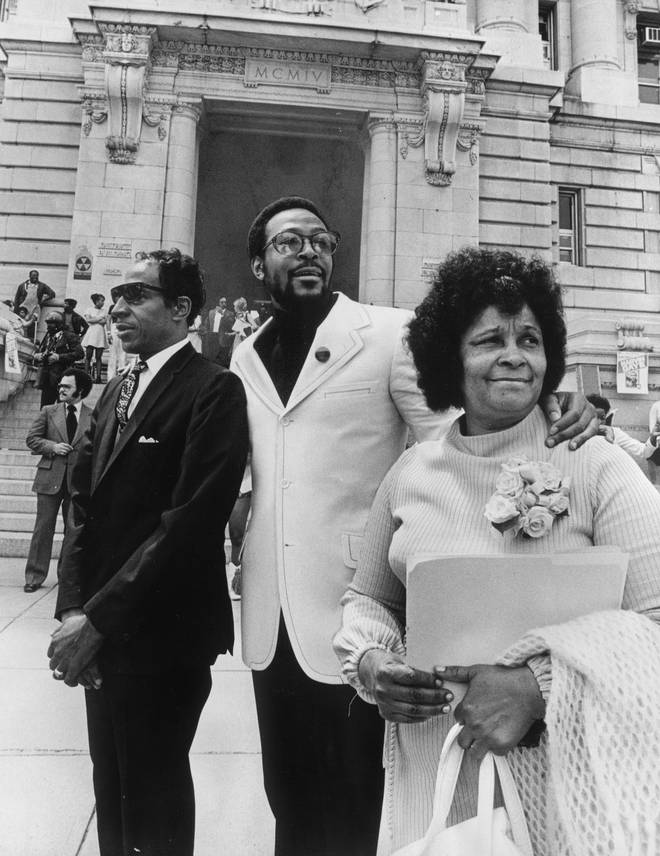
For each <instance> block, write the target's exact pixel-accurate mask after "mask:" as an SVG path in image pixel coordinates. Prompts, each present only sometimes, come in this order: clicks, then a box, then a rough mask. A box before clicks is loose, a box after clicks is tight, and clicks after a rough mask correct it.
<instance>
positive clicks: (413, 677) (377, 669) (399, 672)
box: [358, 648, 454, 722]
mask: <svg viewBox="0 0 660 856" xmlns="http://www.w3.org/2000/svg"><path fill="white" fill-rule="evenodd" d="M358 675H359V677H360V680H361V681H362V683H363V685H364V686H365V687H366V688H367V689H368V690H369V692H371V693H372V694H373V696H374V698H375V699H376V704H377V705H378V710H379V711H380V715H381V716H382V717H383V719H387V720H389V721H390V722H424V720H426V719H430V718H431V717H432V716H440V715H441V714H446V713H449V712H450V710H451V708H450V706H449V704H448V702H450V701H451V700H452V699H453V698H454V694H453V693H452V692H450V691H449V690H446V689H444V688H443V687H442V680H441V679H440V678H438V677H436V676H435V675H433V674H431V673H430V672H422V671H421V670H419V669H413V668H412V667H411V666H407V665H406V664H405V663H404V661H403V660H402V659H401V657H399V656H398V655H397V654H393V653H392V652H391V651H384V650H382V649H380V648H371V649H370V650H369V651H367V652H366V653H365V654H363V655H362V658H361V659H360V664H359V666H358Z"/></svg>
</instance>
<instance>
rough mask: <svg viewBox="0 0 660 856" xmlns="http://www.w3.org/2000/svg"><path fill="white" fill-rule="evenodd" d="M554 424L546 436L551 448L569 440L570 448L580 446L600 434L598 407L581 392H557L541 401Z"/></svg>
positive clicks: (546, 442)
mask: <svg viewBox="0 0 660 856" xmlns="http://www.w3.org/2000/svg"><path fill="white" fill-rule="evenodd" d="M539 403H540V405H541V407H542V408H543V410H544V411H545V415H546V416H547V417H548V419H549V420H550V422H551V423H552V426H551V428H550V434H549V435H548V437H546V440H545V445H546V446H548V447H549V448H552V447H553V446H558V445H559V444H560V443H564V442H565V441H566V440H569V441H570V442H569V444H568V447H569V449H579V448H580V446H581V445H582V444H583V443H585V442H586V441H587V440H589V439H590V438H591V437H595V436H596V435H597V434H598V428H599V421H598V415H597V414H596V408H595V407H594V406H593V404H591V403H590V402H588V401H587V399H586V398H585V397H584V396H583V395H582V394H581V393H579V392H555V393H553V394H552V395H546V396H545V398H543V399H541V401H540V402H539Z"/></svg>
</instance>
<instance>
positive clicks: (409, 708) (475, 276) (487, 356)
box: [334, 249, 660, 856]
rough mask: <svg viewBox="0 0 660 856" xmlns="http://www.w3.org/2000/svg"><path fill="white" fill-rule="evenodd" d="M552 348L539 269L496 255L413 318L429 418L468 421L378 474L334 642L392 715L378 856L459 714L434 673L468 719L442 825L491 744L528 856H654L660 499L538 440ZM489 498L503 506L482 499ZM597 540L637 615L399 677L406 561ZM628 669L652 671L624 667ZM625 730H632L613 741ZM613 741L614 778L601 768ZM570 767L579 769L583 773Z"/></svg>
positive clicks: (560, 356) (396, 843) (428, 787)
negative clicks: (516, 795)
mask: <svg viewBox="0 0 660 856" xmlns="http://www.w3.org/2000/svg"><path fill="white" fill-rule="evenodd" d="M565 343H566V329H565V325H564V320H563V314H562V305H561V296H560V288H559V286H558V285H557V283H556V282H555V281H554V279H553V276H552V273H551V271H550V269H549V268H548V267H547V266H546V265H545V264H544V263H543V262H542V261H540V260H539V259H533V260H525V259H524V258H522V257H521V256H519V255H517V254H515V253H509V252H503V251H489V250H481V249H466V250H463V251H461V252H459V253H456V254H454V255H452V256H450V257H449V258H448V259H447V260H446V261H445V262H444V264H442V265H441V266H440V269H439V273H438V276H437V279H436V281H435V284H434V286H433V288H432V290H431V292H430V294H429V295H428V297H427V298H426V299H425V301H424V302H423V303H422V304H421V306H420V307H419V308H418V310H417V312H416V317H415V319H414V320H413V321H412V322H411V324H410V332H409V345H410V348H411V351H412V354H413V357H414V360H415V364H416V367H417V370H418V376H419V385H420V387H421V389H422V390H423V391H424V394H425V396H426V399H427V403H428V405H429V407H430V408H431V409H433V410H445V409H448V408H449V407H451V406H454V407H462V408H464V415H462V416H460V417H459V418H458V419H457V420H456V421H455V422H454V423H453V426H452V427H451V428H450V430H449V432H448V434H447V436H446V438H445V439H443V440H439V441H434V442H425V443H420V444H417V445H415V446H413V447H412V448H410V449H408V450H407V451H406V452H405V453H404V454H403V455H402V457H401V458H400V459H399V460H398V461H397V463H396V464H395V465H394V466H393V467H392V469H391V470H390V472H389V473H388V475H387V476H386V478H385V480H384V481H383V483H382V485H381V487H380V489H379V491H378V493H377V496H376V499H375V501H374V505H373V507H372V510H371V514H370V519H369V522H368V525H367V529H366V532H365V539H364V543H363V546H362V552H361V556H360V560H359V563H358V568H357V571H356V575H355V578H354V581H353V583H352V585H351V587H350V588H349V590H348V591H347V593H346V595H345V596H344V599H343V607H344V613H343V625H342V628H341V629H340V631H339V632H338V633H337V635H336V637H335V640H334V642H335V649H336V651H337V654H338V656H339V658H340V660H341V662H342V665H343V670H344V675H345V677H346V678H347V680H348V681H349V682H350V683H351V684H352V685H353V686H354V687H355V688H356V689H357V691H358V693H359V694H360V695H361V696H362V697H363V698H364V699H366V700H367V701H370V702H372V703H375V704H377V705H378V707H379V709H380V712H381V715H382V716H383V717H384V718H385V719H386V720H388V732H387V734H386V741H385V762H386V776H387V779H386V789H385V802H384V809H383V822H382V826H381V840H380V844H379V856H381V854H382V855H383V856H384V854H388V853H391V852H393V851H394V850H396V849H397V848H400V847H402V846H404V845H406V844H408V843H409V842H412V841H415V840H417V839H419V838H421V837H422V836H423V834H424V833H425V831H426V828H427V827H428V825H429V822H430V819H431V814H432V802H433V792H434V786H435V776H436V771H437V765H438V760H439V755H440V749H441V747H442V744H443V741H444V738H445V736H446V734H447V732H448V731H449V729H450V727H451V725H452V724H453V719H454V717H452V716H450V715H449V713H450V702H451V701H452V698H453V697H452V694H451V693H450V692H449V691H448V690H447V689H445V688H444V686H443V680H447V679H450V680H452V681H456V680H459V681H461V682H464V683H466V684H467V685H468V686H467V694H466V696H465V698H464V699H463V701H462V702H461V703H460V704H459V705H458V706H457V707H456V710H455V713H454V716H455V718H456V719H457V721H459V722H461V723H463V725H464V728H463V731H462V733H461V736H460V738H459V742H460V744H461V746H463V748H465V749H469V750H470V751H469V752H466V755H465V760H464V766H463V771H462V773H461V777H460V779H459V785H458V788H457V791H456V795H455V800H454V805H453V807H452V814H451V816H450V824H451V823H456V822H458V821H460V820H464V819H466V818H467V817H470V816H472V815H474V814H475V813H476V803H475V794H476V774H477V766H478V764H477V762H478V761H479V760H480V759H481V758H482V757H483V755H484V754H485V752H486V751H487V750H492V751H495V752H496V753H498V754H504V753H508V754H509V760H510V763H511V766H512V769H513V772H514V775H515V777H516V779H517V783H518V786H519V790H520V791H521V797H522V800H523V805H524V808H525V812H526V816H527V820H528V824H529V827H530V834H531V836H532V842H533V845H534V853H535V854H537V856H545V854H547V856H550V854H552V856H556V854H564V853H566V854H568V853H572V854H573V856H577V854H579V856H588V854H591V853H594V854H595V853H605V852H608V853H609V852H611V853H617V854H618V853H621V854H623V853H632V852H637V851H634V847H633V845H632V844H631V843H630V842H631V841H636V842H637V843H638V844H639V842H642V843H644V842H646V844H647V845H648V847H649V849H648V851H646V850H644V851H643V852H649V853H650V852H658V851H657V850H654V849H653V847H655V846H656V842H660V827H658V821H657V817H656V816H657V814H658V812H657V804H658V799H660V774H658V772H657V769H658V768H659V767H660V726H659V725H658V724H657V722H658V716H657V707H658V706H660V690H659V689H658V686H657V685H658V681H657V680H656V679H655V677H657V678H660V671H658V669H660V667H656V665H655V663H656V662H658V663H660V629H659V628H658V627H657V621H658V619H659V618H660V498H659V497H658V494H657V492H656V490H655V489H654V488H653V487H652V486H651V485H650V484H649V483H648V481H647V480H646V479H645V478H644V476H643V475H642V473H641V471H640V470H639V468H638V467H637V466H636V464H635V463H634V462H633V461H631V460H630V458H629V457H628V456H627V455H626V454H625V453H624V452H622V451H621V450H620V449H618V448H616V447H613V446H611V445H610V444H608V443H607V442H606V441H605V440H603V439H602V438H594V439H592V440H590V441H589V442H588V443H586V444H585V445H584V446H583V447H582V448H580V449H579V450H577V451H569V450H568V449H567V448H566V446H565V445H560V446H556V447H554V448H553V449H548V448H547V447H546V446H545V445H544V438H545V436H546V434H547V430H548V423H547V420H546V417H545V416H544V414H543V412H542V410H541V409H540V408H539V407H538V405H537V402H538V400H539V397H540V396H542V395H544V394H545V393H546V392H548V391H550V390H553V389H555V388H556V387H557V386H558V384H559V382H560V381H561V378H562V376H563V373H564V367H565ZM520 458H526V459H527V461H529V462H530V463H529V464H526V465H523V464H521V462H520ZM515 459H518V460H515ZM503 465H504V468H503ZM520 466H526V467H527V470H524V471H523V470H520V471H519V468H520ZM532 471H533V473H535V475H534V476H533V478H534V480H535V481H538V480H539V479H540V478H543V479H546V481H547V484H548V485H549V486H550V487H551V488H552V491H554V493H553V492H552V491H551V497H552V498H551V501H550V502H549V503H546V504H545V505H542V504H541V501H540V500H539V496H538V495H536V494H534V493H533V491H531V492H529V491H526V492H525V493H524V495H523V494H521V477H520V472H522V473H523V476H528V475H529V472H532ZM539 474H540V475H539ZM569 477H570V478H569ZM522 481H523V483H524V482H525V480H524V479H523V480H522ZM569 483H570V489H568V488H567V487H566V486H567V485H568V484H569ZM562 485H563V487H562ZM507 491H508V495H507ZM494 493H498V494H503V496H502V495H500V496H499V497H498V499H497V500H493V499H492V498H493V494H494ZM516 502H517V503H518V506H517V508H518V509H520V508H521V509H522V513H520V514H518V517H517V518H516V521H517V525H515V526H514V527H513V528H512V529H511V530H510V531H508V532H506V533H504V534H500V533H498V532H497V531H496V530H495V529H494V528H493V527H494V525H497V527H498V528H500V529H504V528H506V526H507V525H511V523H512V517H513V512H512V505H511V503H514V505H515V503H516ZM507 503H508V504H507ZM516 513H518V511H516ZM486 515H487V516H486ZM600 544H610V545H617V546H619V547H621V548H622V549H623V550H625V551H626V552H628V553H629V554H630V561H629V566H628V575H627V579H626V585H625V591H624V596H623V609H624V610H630V611H632V612H630V613H623V612H621V613H617V612H610V613H597V614H595V615H594V616H589V617H587V618H586V619H585V620H584V621H583V620H582V619H580V620H578V624H577V625H576V626H577V630H576V629H575V627H574V623H571V624H570V626H569V625H559V626H558V628H551V629H549V630H548V633H547V634H545V635H544V634H542V633H537V634H535V635H534V636H533V637H530V638H529V639H527V638H525V639H523V640H521V642H520V644H519V645H518V646H517V647H516V648H515V650H513V651H512V652H511V653H510V656H509V658H508V659H507V660H505V661H504V662H505V663H506V665H497V666H477V667H472V666H469V664H458V665H457V666H448V667H447V668H446V669H443V670H440V669H437V670H435V671H434V672H432V673H428V672H423V671H420V670H416V669H412V668H410V667H408V666H406V665H405V662H404V655H405V644H404V628H405V580H406V576H405V573H406V559H407V557H408V556H409V555H411V554H413V553H416V554H420V553H422V554H423V553H432V554H461V553H463V554H468V553H469V554H474V553H482V554H497V553H516V554H529V555H534V554H538V553H548V552H555V551H557V552H559V551H561V552H567V551H577V550H581V549H584V548H585V547H588V546H590V545H600ZM633 613H638V615H634V614H633ZM604 615H605V616H607V619H606V620H604V619H603V618H602V616H604ZM631 616H632V617H631ZM466 620H469V617H466ZM580 622H581V623H580ZM626 622H628V623H626ZM631 622H632V623H631ZM603 628H605V629H603ZM631 628H632V629H631ZM553 634H554V635H553ZM568 638H570V644H567V645H562V640H566V639H568ZM564 649H567V650H568V651H569V653H568V654H563V653H562V652H563V651H564ZM579 656H582V661H589V662H591V663H592V666H593V668H590V669H587V670H586V671H587V672H588V675H587V677H586V678H585V677H584V675H583V674H582V673H581V671H580V669H581V668H582V667H581V666H579V665H576V662H573V660H572V658H573V657H575V658H576V660H577V659H578V657H579ZM590 658H591V659H590ZM640 662H643V663H644V664H645V666H644V668H646V664H652V668H653V669H655V670H656V671H658V674H657V675H656V676H655V677H653V678H652V677H649V675H648V672H645V673H644V675H641V674H639V675H637V674H635V669H636V668H637V667H638V664H639V663H640ZM603 664H606V665H607V668H603ZM649 668H651V666H649ZM566 675H569V677H567V678H566V679H564V678H565V676H566ZM598 675H600V676H601V679H600V683H598V680H599V679H598V678H597V676H598ZM569 678H570V680H569ZM571 681H573V683H571ZM590 682H591V683H590ZM635 683H636V684H637V686H635ZM653 683H655V686H652V685H651V684H653ZM631 685H632V687H633V688H632V690H630V689H629V688H630V686H631ZM566 686H571V687H573V686H576V687H579V688H580V689H576V690H574V691H573V690H572V691H571V692H566V691H565V690H562V688H565V687H566ZM622 686H623V687H626V689H625V691H623V692H621V691H620V687H622ZM585 687H586V689H585ZM629 691H630V692H632V693H635V694H634V695H628V692H629ZM553 692H554V695H553ZM585 697H586V701H585ZM633 699H634V701H633ZM589 705H592V706H593V710H592V709H591V708H590V707H589ZM590 710H592V713H591V714H590V716H591V719H589V718H588V717H587V720H586V721H585V716H586V714H585V711H590ZM653 711H655V713H653ZM619 714H620V716H619ZM617 716H619V718H617ZM635 717H638V718H639V722H636V720H635ZM544 720H545V722H544ZM585 722H586V724H585ZM622 722H623V723H625V724H626V727H628V726H629V727H630V728H631V729H632V730H633V732H635V729H637V732H638V733H634V736H633V739H632V740H628V741H627V742H625V741H624V742H623V743H622V742H621V741H622V740H623V735H622V731H623V727H622V725H621V723H622ZM545 723H547V735H543V737H542V738H541V740H540V745H538V744H539V735H540V733H541V732H542V731H543V728H544V725H545ZM566 723H569V724H570V727H567V725H566ZM594 723H596V724H597V727H596V728H594V727H593V726H594ZM588 727H590V728H591V732H592V733H590V735H589V740H586V736H585V731H586V730H587V729H588ZM594 731H595V732H596V733H595V734H594V733H593V732H594ZM606 736H607V738H608V740H609V743H607V744H606V745H601V743H602V741H603V740H605V737H606ZM599 741H601V743H599ZM587 744H588V749H589V752H587V749H586V748H585V746H586V745H587ZM619 744H620V745H622V746H623V748H622V750H621V757H620V758H617V757H616V753H615V760H616V763H615V765H614V774H613V775H612V774H610V775H609V776H608V775H605V776H603V775H601V773H602V769H601V768H602V766H603V765H605V764H606V763H609V761H607V759H608V758H609V757H610V756H611V748H612V745H619ZM566 746H568V747H569V748H568V749H567V750H566ZM520 747H527V748H520ZM534 747H537V748H534ZM564 750H566V751H564ZM553 753H554V754H553ZM589 753H591V754H589ZM548 757H550V758H551V759H553V760H552V772H553V776H552V784H553V787H552V788H551V789H550V793H547V792H546V779H547V777H546V770H547V765H548ZM562 759H563V760H562ZM566 759H573V760H575V759H577V761H578V763H579V766H578V768H577V769H578V771H579V775H578V774H576V772H575V769H573V768H571V767H570V764H569V762H568V761H567V760H566ZM571 763H572V762H571ZM624 770H625V771H628V770H632V771H633V773H632V778H631V780H630V782H628V792H627V793H626V792H622V793H616V794H614V795H613V794H612V793H611V792H603V781H605V782H608V781H609V782H612V785H611V787H612V788H614V783H615V782H618V781H620V780H623V778H625V776H624ZM587 773H588V774H589V776H590V777H591V778H589V779H588V781H586V780H585V781H582V779H581V778H580V777H581V776H586V775H587ZM610 773H611V771H610ZM578 779H580V781H579V782H578ZM585 782H586V783H585ZM640 782H641V784H638V783H640ZM580 788H582V790H579V789H580ZM644 788H645V789H646V790H643V789H644ZM586 792H588V793H589V799H586V798H585V793H586ZM654 805H655V808H654V807H653V806H654ZM650 818H652V820H650ZM649 821H650V822H649ZM626 836H628V837H626ZM636 836H637V837H636ZM613 842H614V849H611V848H612V846H613ZM617 847H619V848H620V849H616V848H617ZM599 848H600V849H599ZM603 848H604V849H603ZM640 852H642V851H640Z"/></svg>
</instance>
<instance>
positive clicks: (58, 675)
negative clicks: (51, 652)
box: [53, 669, 64, 681]
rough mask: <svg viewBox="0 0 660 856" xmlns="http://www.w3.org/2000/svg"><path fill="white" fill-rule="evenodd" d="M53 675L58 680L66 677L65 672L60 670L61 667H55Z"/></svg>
mask: <svg viewBox="0 0 660 856" xmlns="http://www.w3.org/2000/svg"><path fill="white" fill-rule="evenodd" d="M53 677H54V678H55V680H56V681H61V680H62V678H63V677H64V672H60V670H59V669H53Z"/></svg>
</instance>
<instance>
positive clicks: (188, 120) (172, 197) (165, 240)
mask: <svg viewBox="0 0 660 856" xmlns="http://www.w3.org/2000/svg"><path fill="white" fill-rule="evenodd" d="M200 116H201V106H200V105H198V104H189V103H180V104H176V105H174V107H173V108H172V118H171V120H170V133H169V145H168V150H167V173H166V178H165V201H164V205H163V230H162V241H161V243H162V245H163V246H164V247H178V248H179V249H180V250H181V251H182V252H185V253H192V251H193V245H194V239H195V213H196V206H197V171H198V151H199V143H198V135H197V126H198V122H199V118H200Z"/></svg>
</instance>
